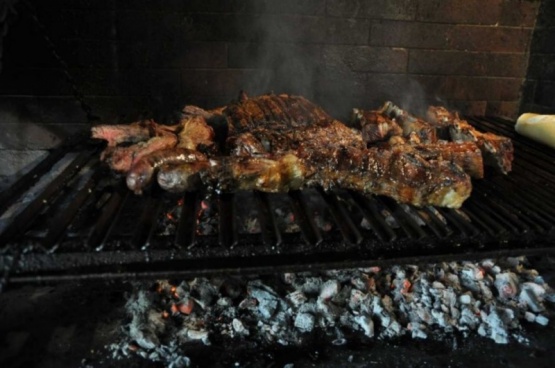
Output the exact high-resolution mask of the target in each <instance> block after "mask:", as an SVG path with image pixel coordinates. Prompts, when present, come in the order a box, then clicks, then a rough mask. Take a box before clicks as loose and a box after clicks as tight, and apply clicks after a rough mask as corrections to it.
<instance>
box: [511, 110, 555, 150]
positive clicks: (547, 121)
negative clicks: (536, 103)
mask: <svg viewBox="0 0 555 368" xmlns="http://www.w3.org/2000/svg"><path fill="white" fill-rule="evenodd" d="M515 130H516V131H517V133H519V134H522V135H523V136H525V137H528V138H531V139H533V140H535V141H538V142H541V143H544V144H546V145H548V146H550V147H552V148H555V115H540V114H532V113H525V114H522V115H520V117H519V118H518V120H517V121H516V125H515Z"/></svg>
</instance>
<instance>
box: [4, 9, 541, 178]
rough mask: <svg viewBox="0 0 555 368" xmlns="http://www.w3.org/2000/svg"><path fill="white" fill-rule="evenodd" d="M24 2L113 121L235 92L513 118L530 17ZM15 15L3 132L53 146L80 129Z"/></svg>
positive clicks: (338, 108)
mask: <svg viewBox="0 0 555 368" xmlns="http://www.w3.org/2000/svg"><path fill="white" fill-rule="evenodd" d="M545 1H547V0H545ZM32 2H33V3H34V5H35V7H36V13H37V16H38V18H39V19H40V21H41V22H42V23H43V24H44V26H45V29H46V32H47V34H48V35H49V36H50V38H51V40H52V42H53V43H54V44H55V46H56V50H57V51H58V53H59V54H60V56H61V57H62V58H63V60H65V62H66V63H67V64H68V66H69V73H70V74H71V75H72V76H73V77H74V79H75V81H76V84H77V86H78V88H79V89H80V90H81V91H82V92H83V93H84V94H85V96H86V102H87V103H88V104H89V105H90V106H91V107H92V110H93V113H94V114H95V115H98V116H100V117H101V119H102V120H104V121H111V122H117V121H129V120H132V119H135V118H137V117H138V116H140V115H141V114H144V113H147V114H153V115H154V116H155V117H156V118H158V119H160V120H165V119H170V118H171V117H173V116H174V113H175V111H178V110H179V108H180V107H181V106H182V105H183V104H185V103H192V104H198V105H200V106H203V107H214V106H217V105H221V104H224V103H226V102H228V101H230V100H231V99H233V98H234V97H235V96H236V95H237V92H238V91H239V90H241V89H244V90H246V91H248V92H249V93H250V94H253V95H254V94H259V93H265V92H269V91H274V92H288V93H296V94H303V95H305V96H307V97H308V98H310V99H312V100H314V101H315V102H317V103H319V104H320V105H322V106H323V107H324V108H325V109H327V110H328V111H330V112H331V113H332V114H334V115H336V116H337V117H339V118H345V117H346V116H347V115H348V113H349V111H350V109H351V108H352V107H355V106H357V107H363V108H374V107H377V106H379V105H381V104H382V103H383V102H384V101H385V100H389V99H390V100H393V101H394V102H396V103H398V104H401V105H403V106H404V107H406V108H410V109H413V110H418V109H419V108H420V107H423V106H425V105H426V104H428V103H443V104H447V105H448V106H450V107H452V108H457V109H460V110H462V111H463V112H465V113H471V114H479V115H484V114H494V115H504V116H508V117H515V116H516V114H517V112H518V107H519V103H520V94H521V87H522V83H523V80H524V77H525V74H526V68H527V64H528V50H529V45H530V41H531V36H532V31H533V27H534V24H535V19H536V14H537V10H538V7H539V2H538V1H525V0H282V1H271V0H243V1H241V0H227V1H217V0H189V1H178V0H165V1H160V0H135V1H123V0H48V1H39V0H35V1H32ZM16 8H17V10H18V16H17V17H14V20H13V22H12V23H11V26H10V29H9V32H8V34H7V36H6V38H5V39H4V47H3V70H2V72H1V73H0V96H2V97H1V98H0V120H1V123H3V124H8V123H9V124H12V125H11V126H12V127H17V128H12V129H16V130H19V129H20V128H19V126H20V125H21V123H25V124H40V125H41V127H42V128H44V129H45V131H46V132H48V134H47V135H45V137H46V138H45V139H44V142H43V143H42V146H49V145H51V144H54V143H55V142H56V141H57V140H58V137H60V136H61V135H63V134H64V132H67V131H74V130H76V129H79V128H80V127H83V125H82V124H83V123H86V117H85V114H84V113H83V111H82V110H81V109H80V107H79V104H78V103H76V102H75V101H74V99H73V98H72V88H71V87H72V86H71V84H70V83H68V82H67V81H66V79H65V78H64V73H63V71H62V70H61V68H60V64H59V62H58V61H57V60H56V59H55V58H54V57H53V56H52V54H51V52H50V50H49V49H48V48H47V47H46V43H45V41H44V39H43V36H42V34H43V32H42V31H40V30H39V29H38V28H37V26H36V24H35V23H34V22H33V21H32V18H31V17H30V15H29V11H28V10H26V9H25V8H24V7H23V6H22V3H18V4H17V5H16ZM80 124H81V125H80ZM20 136H24V135H20ZM1 145H2V142H0V148H1V147H2V146H1ZM0 175H1V173H0Z"/></svg>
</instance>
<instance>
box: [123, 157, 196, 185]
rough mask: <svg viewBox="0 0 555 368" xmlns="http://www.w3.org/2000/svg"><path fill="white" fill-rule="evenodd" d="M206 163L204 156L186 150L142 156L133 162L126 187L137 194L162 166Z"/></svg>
mask: <svg viewBox="0 0 555 368" xmlns="http://www.w3.org/2000/svg"><path fill="white" fill-rule="evenodd" d="M199 161H206V156H205V155H203V154H202V153H200V152H199V151H195V150H190V149H187V148H172V149H162V150H158V151H155V152H151V153H149V154H148V155H143V156H142V157H141V159H139V160H137V161H136V162H134V164H133V166H132V167H131V169H130V170H129V172H128V173H127V180H126V182H127V187H128V188H129V189H131V190H132V191H134V192H135V193H137V194H140V193H142V191H143V189H144V188H145V187H146V186H147V185H148V184H150V182H151V180H152V177H153V176H154V173H155V172H156V170H157V169H158V168H159V167H160V166H162V165H171V164H179V163H192V162H199Z"/></svg>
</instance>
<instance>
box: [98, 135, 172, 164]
mask: <svg viewBox="0 0 555 368" xmlns="http://www.w3.org/2000/svg"><path fill="white" fill-rule="evenodd" d="M176 144H177V137H176V136H175V135H173V134H165V135H162V136H160V137H153V138H150V139H149V140H148V141H146V142H139V143H136V144H134V145H131V146H128V147H107V148H106V149H105V150H104V152H102V155H101V157H100V158H101V159H102V160H104V161H106V163H107V164H108V165H109V166H110V168H112V170H114V171H118V172H122V173H126V172H128V171H129V170H130V169H131V167H132V166H133V165H135V163H137V161H139V160H140V159H141V158H143V157H144V156H147V155H149V154H151V153H153V152H156V151H159V150H164V149H169V148H172V147H175V145H176Z"/></svg>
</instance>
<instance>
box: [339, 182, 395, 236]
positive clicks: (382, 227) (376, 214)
mask: <svg viewBox="0 0 555 368" xmlns="http://www.w3.org/2000/svg"><path fill="white" fill-rule="evenodd" d="M350 193H351V195H352V196H353V198H354V199H355V203H357V205H358V206H360V209H361V210H362V211H363V212H365V218H366V220H367V221H368V223H369V224H370V226H372V230H374V232H375V234H376V236H377V237H378V238H379V239H380V240H381V241H385V242H392V241H395V240H397V234H396V233H395V230H393V229H392V228H391V226H389V225H388V223H387V222H386V221H385V220H384V218H383V217H382V216H381V214H380V211H379V210H378V206H377V204H376V200H375V198H373V197H372V198H371V199H370V198H368V197H366V196H363V195H361V194H360V193H357V192H353V191H351V192H350Z"/></svg>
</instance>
